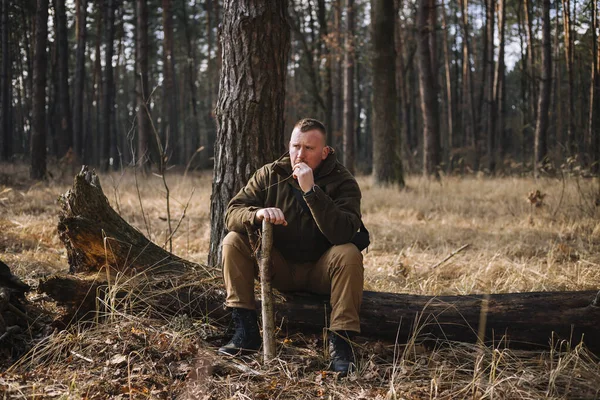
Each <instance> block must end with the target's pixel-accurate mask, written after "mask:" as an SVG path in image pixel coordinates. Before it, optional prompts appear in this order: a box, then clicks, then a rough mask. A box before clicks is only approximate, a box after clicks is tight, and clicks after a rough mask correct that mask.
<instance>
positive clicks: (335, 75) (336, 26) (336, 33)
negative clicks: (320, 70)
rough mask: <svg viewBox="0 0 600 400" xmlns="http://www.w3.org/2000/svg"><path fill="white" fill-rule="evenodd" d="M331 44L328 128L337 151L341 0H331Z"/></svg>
mask: <svg viewBox="0 0 600 400" xmlns="http://www.w3.org/2000/svg"><path fill="white" fill-rule="evenodd" d="M332 3H333V4H332V8H333V39H334V40H333V42H334V43H335V44H334V47H335V50H334V55H333V65H332V71H331V72H332V79H331V81H332V83H331V85H332V94H331V95H332V105H333V112H332V114H331V115H332V119H333V121H332V126H331V127H330V128H329V127H328V128H329V133H330V136H331V137H330V140H329V143H331V144H332V145H333V146H334V147H335V148H336V149H337V150H343V148H342V147H343V134H342V129H343V126H344V99H343V84H342V81H343V76H342V65H341V62H340V59H341V57H342V55H341V45H342V43H341V38H342V2H341V0H333V2H332Z"/></svg>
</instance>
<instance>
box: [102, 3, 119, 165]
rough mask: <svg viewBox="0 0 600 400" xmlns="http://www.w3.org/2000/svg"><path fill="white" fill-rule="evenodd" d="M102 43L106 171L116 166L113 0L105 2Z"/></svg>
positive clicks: (103, 132)
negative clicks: (113, 156)
mask: <svg viewBox="0 0 600 400" xmlns="http://www.w3.org/2000/svg"><path fill="white" fill-rule="evenodd" d="M104 24H105V26H104V44H105V46H106V49H105V52H104V60H105V61H104V78H103V79H102V84H103V85H102V86H103V88H102V89H103V98H104V100H103V104H102V127H103V129H102V138H103V140H104V142H103V143H104V144H103V146H102V150H103V151H102V159H101V164H100V165H101V168H102V170H103V171H108V169H109V168H110V167H111V166H112V167H116V160H111V159H110V154H111V148H112V146H114V145H115V143H111V138H112V130H113V129H114V127H113V126H112V121H113V119H112V115H113V112H114V110H113V108H114V73H113V65H112V58H113V53H114V36H115V6H114V0H107V3H106V4H105V18H104Z"/></svg>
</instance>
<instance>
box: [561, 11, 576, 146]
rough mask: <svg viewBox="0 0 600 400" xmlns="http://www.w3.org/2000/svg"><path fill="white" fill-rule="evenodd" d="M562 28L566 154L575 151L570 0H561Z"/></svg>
mask: <svg viewBox="0 0 600 400" xmlns="http://www.w3.org/2000/svg"><path fill="white" fill-rule="evenodd" d="M563 29H564V40H565V68H566V69H567V99H566V102H567V107H566V113H565V120H566V121H567V140H566V143H565V148H566V150H567V155H569V156H572V155H574V153H575V121H574V118H575V110H574V104H575V100H574V97H573V41H572V37H571V36H572V35H571V33H572V31H571V1H570V0H563Z"/></svg>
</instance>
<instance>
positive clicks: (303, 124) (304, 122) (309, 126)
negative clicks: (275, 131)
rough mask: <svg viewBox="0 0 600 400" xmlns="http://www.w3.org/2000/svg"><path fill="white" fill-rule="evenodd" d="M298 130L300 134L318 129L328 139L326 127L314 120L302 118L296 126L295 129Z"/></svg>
mask: <svg viewBox="0 0 600 400" xmlns="http://www.w3.org/2000/svg"><path fill="white" fill-rule="evenodd" d="M296 128H298V129H300V132H308V131H312V130H314V129H316V130H318V131H319V132H321V133H322V134H323V136H325V139H327V129H325V125H324V124H323V123H322V122H321V121H319V120H316V119H314V118H302V119H301V120H300V121H298V122H296V125H294V129H296Z"/></svg>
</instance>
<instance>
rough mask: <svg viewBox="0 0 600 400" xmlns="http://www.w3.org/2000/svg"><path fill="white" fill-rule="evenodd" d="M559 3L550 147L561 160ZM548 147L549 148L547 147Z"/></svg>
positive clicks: (561, 105) (562, 142) (555, 40)
mask: <svg viewBox="0 0 600 400" xmlns="http://www.w3.org/2000/svg"><path fill="white" fill-rule="evenodd" d="M560 3H561V2H560V1H557V2H556V3H555V7H556V20H555V24H556V25H555V30H554V60H555V63H554V77H553V79H554V81H553V83H554V84H553V86H552V90H553V93H552V99H551V100H552V105H551V112H552V113H553V114H554V115H555V116H556V119H555V120H556V122H555V123H554V138H553V139H554V140H553V142H552V144H551V147H552V148H553V149H554V151H555V153H556V155H557V157H558V158H559V159H562V154H563V152H562V146H563V145H564V143H565V141H564V137H565V135H564V133H563V119H562V108H563V101H562V85H561V81H562V78H561V69H560V10H559V8H560ZM549 147H550V146H549Z"/></svg>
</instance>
